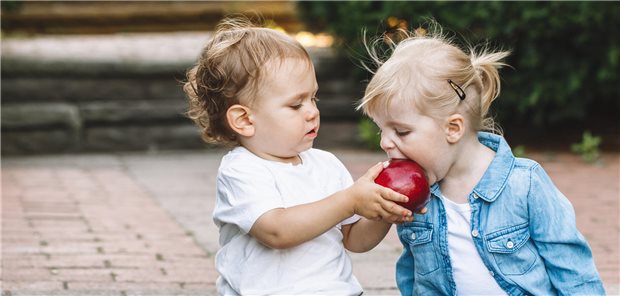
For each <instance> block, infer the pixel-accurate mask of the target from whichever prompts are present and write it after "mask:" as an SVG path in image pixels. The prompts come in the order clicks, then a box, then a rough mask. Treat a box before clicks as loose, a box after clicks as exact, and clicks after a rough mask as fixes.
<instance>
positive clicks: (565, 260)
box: [528, 164, 605, 295]
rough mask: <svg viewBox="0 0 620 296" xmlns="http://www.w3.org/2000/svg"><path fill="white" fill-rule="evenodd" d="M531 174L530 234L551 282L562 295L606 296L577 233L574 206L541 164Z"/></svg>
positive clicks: (586, 248) (589, 254) (529, 196)
mask: <svg viewBox="0 0 620 296" xmlns="http://www.w3.org/2000/svg"><path fill="white" fill-rule="evenodd" d="M530 172H531V177H530V181H531V182H530V190H529V193H528V210H529V219H530V234H531V238H532V239H533V241H534V244H535V245H536V248H537V249H538V252H539V253H540V255H541V256H542V258H543V259H544V263H545V267H546V269H547V274H548V275H549V279H550V280H551V283H552V284H553V286H554V287H555V288H556V289H557V290H558V293H559V294H560V295H564V294H570V295H575V294H587V295H604V294H605V290H604V288H603V283H602V281H601V279H600V276H599V274H598V272H597V270H596V266H595V265H594V259H593V257H592V251H591V249H590V247H589V246H588V243H587V242H586V239H585V238H584V237H583V235H582V234H581V233H580V232H579V231H578V230H577V225H576V220H575V211H574V209H573V206H572V205H571V203H570V202H569V201H568V199H567V198H566V197H565V196H564V195H563V194H562V193H561V192H560V191H559V190H558V189H557V188H556V186H555V185H554V184H553V182H552V181H551V178H549V176H548V175H547V173H546V172H545V171H544V169H543V168H542V167H541V166H540V165H538V164H536V165H534V166H533V167H532V168H531V170H530Z"/></svg>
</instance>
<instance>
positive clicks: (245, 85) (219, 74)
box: [183, 17, 311, 145]
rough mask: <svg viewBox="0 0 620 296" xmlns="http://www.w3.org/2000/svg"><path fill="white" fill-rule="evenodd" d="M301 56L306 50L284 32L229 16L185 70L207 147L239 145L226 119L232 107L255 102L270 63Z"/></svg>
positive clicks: (191, 103)
mask: <svg viewBox="0 0 620 296" xmlns="http://www.w3.org/2000/svg"><path fill="white" fill-rule="evenodd" d="M285 58H301V59H306V60H307V61H308V63H311V61H310V57H309V55H308V53H307V52H306V50H305V49H304V48H303V46H302V45H301V44H299V42H297V41H296V40H295V39H293V38H291V37H289V36H288V35H286V34H285V33H282V32H279V31H276V30H273V29H268V28H262V27H259V26H256V25H254V23H253V22H252V21H251V20H250V19H248V18H246V17H228V18H225V19H223V20H222V21H221V22H220V23H219V24H218V25H217V27H216V29H215V32H214V34H213V38H212V39H211V40H210V41H209V42H208V43H207V45H206V46H205V48H204V49H203V51H202V53H201V55H200V57H199V59H198V62H197V63H196V65H195V66H193V67H192V68H191V69H189V70H188V71H187V82H185V83H184V86H183V91H184V92H185V93H186V95H187V98H188V102H189V108H188V111H187V113H186V114H187V116H188V117H189V118H190V119H192V120H193V121H194V123H195V124H196V125H197V126H198V127H199V128H200V130H201V136H202V139H203V140H204V141H205V142H207V143H212V144H222V145H238V144H239V142H238V138H237V134H236V133H235V132H233V131H232V129H231V128H230V127H229V125H228V121H227V119H226V112H227V111H228V108H230V107H231V106H233V105H235V104H239V103H244V104H251V103H253V96H255V95H256V94H257V93H258V90H259V82H260V77H261V74H262V73H261V70H262V68H263V66H264V65H265V63H267V62H268V61H271V60H274V59H275V60H280V62H281V61H282V60H283V59H285Z"/></svg>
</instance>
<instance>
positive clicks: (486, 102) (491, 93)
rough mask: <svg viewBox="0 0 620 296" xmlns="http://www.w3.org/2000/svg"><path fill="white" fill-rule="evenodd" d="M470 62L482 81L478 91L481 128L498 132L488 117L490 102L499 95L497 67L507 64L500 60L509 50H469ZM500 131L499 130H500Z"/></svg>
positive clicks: (491, 119) (499, 85) (499, 86)
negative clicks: (477, 51) (478, 51)
mask: <svg viewBox="0 0 620 296" xmlns="http://www.w3.org/2000/svg"><path fill="white" fill-rule="evenodd" d="M470 52H471V54H470V60H471V64H472V66H473V68H474V71H476V75H477V76H478V77H479V78H480V81H481V82H482V87H481V91H480V115H481V117H482V118H483V120H482V123H481V125H482V126H481V128H482V129H484V130H488V131H492V132H500V131H499V130H498V129H499V128H498V127H497V126H496V125H495V122H494V120H493V118H491V117H488V116H487V114H488V112H489V108H490V107H491V103H493V101H494V100H495V99H496V98H497V97H498V96H499V94H500V91H501V82H500V77H499V71H498V69H499V68H502V67H504V66H507V64H506V63H504V62H503V61H502V60H503V59H505V58H506V57H507V56H508V55H509V54H510V51H498V52H489V51H488V50H487V49H486V48H485V49H484V50H482V52H480V53H476V51H475V50H470ZM500 133H501V132H500Z"/></svg>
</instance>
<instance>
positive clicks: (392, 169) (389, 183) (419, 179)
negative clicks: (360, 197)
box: [375, 159, 431, 212]
mask: <svg viewBox="0 0 620 296" xmlns="http://www.w3.org/2000/svg"><path fill="white" fill-rule="evenodd" d="M375 183H377V184H379V185H381V186H384V187H388V188H390V189H392V190H394V191H396V192H398V193H401V194H404V195H406V196H407V197H409V201H408V202H406V203H401V202H397V203H398V204H399V205H401V206H403V207H405V208H407V209H409V210H411V211H413V212H417V211H419V210H421V209H423V208H424V206H426V204H427V203H428V201H429V200H430V197H431V195H430V186H429V184H428V178H427V177H426V173H425V172H424V169H422V167H421V166H420V165H419V164H418V163H416V162H415V161H413V160H409V159H390V161H389V164H388V166H387V167H385V168H384V169H383V171H381V173H379V176H377V178H375Z"/></svg>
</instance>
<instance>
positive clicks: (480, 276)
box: [440, 196, 506, 295]
mask: <svg viewBox="0 0 620 296" xmlns="http://www.w3.org/2000/svg"><path fill="white" fill-rule="evenodd" d="M440 198H441V201H442V202H443V204H444V206H445V208H446V218H447V220H448V250H449V253H450V261H451V263H452V274H453V275H454V281H455V283H456V291H457V295H506V292H504V290H502V288H500V287H499V285H498V284H497V282H496V281H495V279H493V277H492V276H491V274H490V272H489V270H487V268H486V267H485V266H484V263H482V259H481V258H480V255H479V254H478V251H477V250H476V246H475V245H474V241H473V239H472V237H471V206H470V205H469V203H463V204H459V203H455V202H453V201H451V200H450V199H448V198H446V197H444V196H441V197H440Z"/></svg>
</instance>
